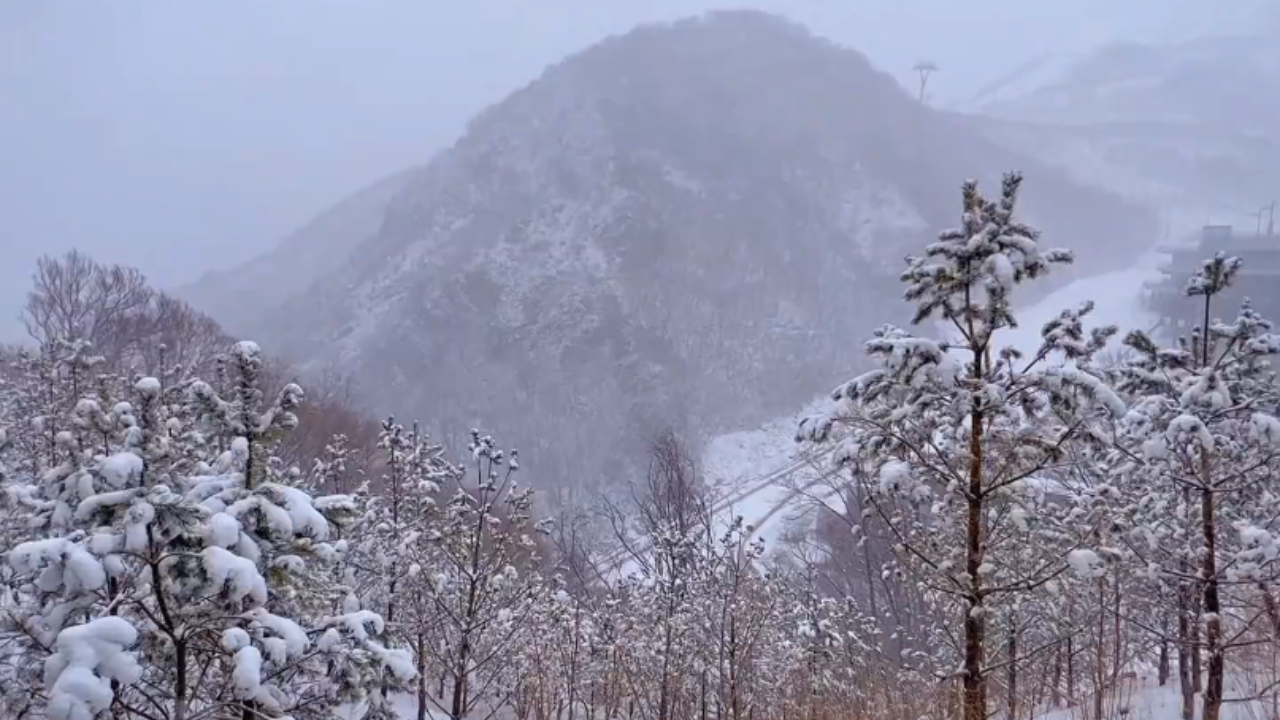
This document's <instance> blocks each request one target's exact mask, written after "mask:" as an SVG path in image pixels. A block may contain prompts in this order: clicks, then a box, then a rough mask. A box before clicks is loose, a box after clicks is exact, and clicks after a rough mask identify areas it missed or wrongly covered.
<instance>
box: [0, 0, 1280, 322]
mask: <svg viewBox="0 0 1280 720" xmlns="http://www.w3.org/2000/svg"><path fill="white" fill-rule="evenodd" d="M1274 1H1275V0H1212V1H1211V0H967V1H966V2H956V1H954V0H759V1H757V2H747V3H741V2H740V3H733V2H730V3H727V4H726V3H723V2H720V3H718V2H714V1H704V0H634V1H633V2H632V1H626V0H159V1H154V0H153V1H151V2H138V1H134V0H0V338H3V337H5V336H6V335H9V334H10V333H11V332H12V328H14V327H16V326H15V325H13V324H12V323H7V321H8V319H9V318H11V317H13V316H14V314H15V313H16V312H17V307H18V304H19V302H20V300H21V297H22V295H23V293H24V292H25V285H26V279H27V277H28V276H29V273H30V267H31V265H32V264H33V263H34V260H35V258H36V257H37V256H38V255H39V254H41V253H45V252H48V253H60V252H62V251H64V250H66V249H68V248H71V247H79V248H82V249H84V250H87V251H89V252H90V253H91V254H92V255H94V256H96V257H98V258H99V259H102V260H110V261H115V262H123V263H128V264H133V265H136V266H139V267H141V268H142V269H143V270H144V271H146V272H147V273H148V274H149V275H150V276H151V277H152V278H153V279H154V280H155V281H157V282H158V283H160V284H165V285H173V284H178V283H182V282H186V281H188V280H191V279H193V278H194V277H196V276H198V275H199V274H200V273H201V272H203V271H204V270H206V269H209V268H211V267H215V266H226V265H230V264H233V263H234V262H236V261H239V260H242V259H244V258H246V257H249V256H250V255H253V254H255V253H257V252H259V251H261V250H262V249H264V248H266V247H268V246H269V245H271V244H272V243H273V242H274V241H275V240H277V239H278V238H280V237H281V236H282V235H284V234H285V233H287V232H288V231H289V230H291V229H293V228H294V227H296V226H298V225H300V224H301V223H303V222H305V221H306V220H307V219H309V218H310V217H311V216H312V215H314V214H315V213H316V212H318V211H320V210H322V209H324V208H325V207H326V206H327V205H329V204H331V203H332V202H334V201H335V200H337V199H339V198H340V197H341V196H342V195H344V194H346V193H347V192H350V191H352V190H355V189H357V188H358V187H360V186H361V185H363V184H366V183H368V182H370V181H372V180H374V179H376V178H378V177H380V176H382V175H385V174H388V173H390V172H393V171H396V170H398V169H401V168H403V167H406V166H408V165H412V164H416V163H420V162H423V161H425V160H426V159H428V158H429V157H430V155H431V154H432V153H433V152H434V151H435V150H437V149H439V148H441V147H443V146H445V145H447V144H449V143H450V142H452V141H453V140H454V139H455V137H456V136H457V135H458V133H459V132H460V131H461V129H462V127H463V125H464V123H465V122H466V120H467V119H468V118H469V117H470V116H471V115H473V114H474V113H475V112H476V111H478V110H479V109H481V108H482V107H484V106H485V105H487V104H490V103H492V102H495V101H497V100H500V99H501V98H502V96H503V95H505V94H506V93H507V92H509V91H510V90H512V89H514V88H516V87H518V86H519V85H522V84H524V83H526V82H528V81H529V80H531V79H533V78H534V77H536V76H537V74H538V73H539V72H540V71H541V69H542V68H543V67H544V66H545V65H547V64H548V63H551V62H554V61H556V60H558V59H560V58H561V57H563V56H564V55H566V54H568V53H571V52H573V51H575V50H578V49H581V48H583V47H585V46H587V45H589V44H591V43H593V42H595V41H597V40H599V39H601V38H602V37H604V36H606V35H609V34H614V33H619V32H624V31H626V30H627V29H629V28H630V27H632V26H633V25H635V24H637V23H641V22H647V21H654V20H664V19H674V18H677V17H680V16H684V15H689V14H695V13H698V12H701V11H703V10H707V9H714V8H717V7H741V6H752V7H759V8H763V9H768V10H772V11H776V12H779V13H782V14H784V15H787V16H789V17H791V18H792V19H795V20H798V21H801V22H803V23H805V24H806V25H808V26H809V27H810V28H811V29H812V30H813V31H814V32H816V33H818V34H820V35H824V36H827V37H829V38H832V39H834V40H837V41H840V42H842V43H844V44H847V45H851V46H854V47H856V48H858V49H860V50H862V51H863V52H865V53H867V54H868V55H869V56H870V57H871V59H872V61H873V62H875V63H876V64H877V65H878V66H880V67H881V68H882V69H885V70H889V71H892V72H894V73H895V74H897V75H898V76H899V77H900V78H902V79H904V80H906V79H907V76H908V75H909V73H908V69H909V68H910V66H911V64H912V63H913V62H914V61H915V60H916V59H918V58H924V57H928V58H931V59H933V60H935V61H937V62H938V63H939V65H941V66H942V68H943V73H942V74H941V75H940V76H939V77H938V79H937V80H936V81H935V82H936V87H937V92H938V93H939V95H940V96H943V97H944V98H945V97H948V96H949V97H959V96H963V95H964V94H965V93H967V92H972V91H973V90H975V89H976V88H977V87H978V86H980V85H981V84H982V83H984V82H986V81H989V80H991V79H994V77H996V76H998V75H999V74H1001V73H1002V72H1005V71H1008V70H1010V69H1012V68H1013V67H1015V66H1017V65H1018V64H1020V63H1021V62H1023V61H1025V60H1027V59H1029V58H1031V57H1034V56H1036V55H1038V54H1040V53H1042V52H1044V51H1046V50H1053V49H1065V50H1071V49H1078V48H1080V47H1084V46H1087V45H1090V44H1094V43H1097V42H1100V41H1104V40H1108V39H1114V38H1132V39H1137V40H1164V39H1179V38H1184V37H1189V36H1191V35H1194V34H1197V33H1201V32H1209V31H1227V30H1230V29H1233V28H1237V27H1240V26H1242V24H1243V23H1244V19H1245V18H1247V17H1249V16H1250V15H1251V14H1252V13H1255V12H1257V11H1258V8H1259V7H1261V6H1264V5H1266V4H1267V3H1268V2H1274Z"/></svg>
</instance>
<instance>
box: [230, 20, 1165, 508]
mask: <svg viewBox="0 0 1280 720" xmlns="http://www.w3.org/2000/svg"><path fill="white" fill-rule="evenodd" d="M1015 168H1017V169H1022V170H1024V171H1025V172H1026V174H1027V175H1028V181H1027V186H1026V187H1027V190H1026V197H1025V213H1024V215H1025V217H1026V219H1027V220H1029V221H1031V222H1034V223H1037V224H1038V225H1039V226H1041V227H1042V229H1043V230H1044V231H1045V234H1046V238H1045V241H1046V242H1047V243H1049V244H1053V245H1065V246H1068V247H1072V248H1073V249H1075V250H1076V251H1077V253H1078V256H1079V257H1080V262H1081V265H1082V268H1083V269H1084V270H1085V271H1087V270H1088V269H1090V268H1098V267H1102V266H1104V265H1106V264H1108V263H1114V262H1116V261H1117V260H1118V259H1119V260H1123V258H1124V257H1125V256H1126V253H1128V252H1130V250H1132V252H1133V253H1136V252H1138V250H1139V249H1140V247H1141V246H1142V245H1143V244H1144V243H1146V242H1147V241H1149V240H1150V239H1151V238H1152V237H1153V235H1154V233H1155V222H1154V218H1153V217H1152V216H1150V215H1149V214H1147V213H1144V212H1142V211H1140V210H1138V209H1136V208H1135V207H1134V206H1132V205H1128V204H1126V203H1124V202H1122V201H1120V200H1119V199H1117V198H1116V197H1114V196H1112V195H1109V194H1107V193H1105V192H1102V191H1098V190H1094V189H1088V188H1085V187H1082V186H1080V185H1077V184H1074V183H1073V182H1071V181H1070V180H1068V179H1067V178H1066V177H1065V176H1064V175H1063V174H1062V173H1061V172H1059V171H1056V170H1053V169H1051V168H1049V167H1048V166H1046V165H1042V164H1040V163H1038V162H1037V161H1034V160H1031V159H1029V158H1028V157H1026V156H1024V155H1020V154H1018V153H1016V152H1012V151H1010V150H1007V149H1004V148H1002V147H1001V146H999V145H997V144H995V143H993V142H991V141H990V140H989V139H987V138H985V137H984V136H983V135H982V134H981V133H979V132H975V131H974V130H973V129H971V128H969V127H968V126H967V125H966V124H965V123H964V122H960V121H958V120H957V119H955V118H952V117H948V116H946V115H943V114H940V113H936V112H933V111H930V110H928V109H927V108H923V107H921V106H920V105H919V104H918V103H916V102H915V101H914V100H913V99H912V98H910V97H909V96H908V95H907V94H906V93H905V92H904V91H902V90H901V89H900V88H899V87H898V85H897V84H896V83H895V82H894V81H893V79H892V78H890V77H889V76H887V75H884V74H881V73H879V72H877V71H876V70H874V69H873V68H872V67H871V65H870V64H869V63H868V61H867V60H866V59H865V58H864V57H863V56H862V55H860V54H858V53H857V52H854V51H852V50H848V49H844V48H840V47H837V46H834V45H832V44H829V43H827V42H825V41H822V40H819V39H816V38H814V37H812V36H810V35H808V34H807V33H806V32H805V31H804V30H803V29H801V28H798V27H796V26H793V25H791V24H789V23H787V22H786V21H784V20H781V19H779V18H776V17H772V16H768V15H763V14H759V13H754V12H730V13H718V14H713V15H709V16H706V17H702V18H698V19H691V20H686V21H682V22H677V23H674V24H669V25H661V26H652V27H642V28H639V29H637V30H635V31H633V32H631V33H629V34H626V35H624V36H619V37H615V38H611V39H609V40H606V41H604V42H602V43H600V44H598V45H596V46H594V47H591V48H589V49H587V50H585V51H583V52H581V53H579V54H577V55H575V56H573V57H570V58H568V59H566V60H565V61H563V62H561V63H560V64H558V65H556V66H553V67H551V68H549V69H548V70H547V71H546V72H545V73H544V74H543V75H542V76H541V77H540V78H539V79H537V80H536V81H534V82H532V83H531V84H530V85H528V86H527V87H525V88H523V89H521V90H519V91H517V92H515V93H514V94H512V95H511V96H510V97H508V98H506V99H505V100H504V101H502V102H501V103H499V104H497V105H495V106H493V107H491V108H489V109H488V110H487V111H485V112H483V113H482V114H481V115H479V116H478V117H476V118H475V119H474V121H473V122H472V123H471V124H470V126H469V128H468V130H467V132H466V134H465V136H464V137H463V138H461V139H460V140H459V141H458V142H457V144H456V145H455V146H454V147H452V148H450V149H448V150H446V151H445V152H443V153H441V154H440V155H439V156H438V157H437V158H436V159H435V160H434V161H432V162H431V163H430V164H429V165H427V166H426V167H424V168H422V169H419V170H416V171H414V172H412V173H411V174H410V175H409V177H408V178H407V179H406V180H405V181H404V182H403V184H402V186H401V187H399V188H398V192H396V193H395V195H394V197H393V199H392V200H391V201H390V202H389V204H387V206H386V208H385V212H384V213H383V214H382V217H381V220H380V223H379V224H378V225H377V230H376V232H375V233H373V234H372V235H371V236H369V237H355V235H352V236H350V237H348V238H347V239H348V240H350V241H351V247H352V248H353V249H352V250H351V252H350V253H348V254H346V255H345V256H343V257H342V259H341V261H340V262H335V263H334V265H333V266H332V267H329V268H327V269H326V271H325V272H323V273H320V274H317V275H314V276H311V277H306V273H305V272H301V271H299V268H297V267H288V265H289V263H288V262H276V261H268V260H264V261H263V263H264V265H262V266H256V267H254V268H251V269H249V270H245V269H241V270H240V271H233V272H232V273H231V275H236V274H237V273H239V272H258V273H264V274H268V275H269V274H271V273H273V272H277V271H276V270H270V271H268V270H263V269H261V268H263V267H272V268H279V271H278V272H282V273H293V280H291V282H293V283H294V285H293V287H297V286H298V284H299V283H301V282H303V281H304V280H305V285H306V286H305V288H302V289H299V290H296V291H294V292H292V293H291V294H290V296H289V297H288V298H287V299H285V300H284V301H283V302H281V303H279V304H277V305H275V306H274V307H271V305H270V303H265V302H264V303H262V304H261V305H259V308H260V309H259V311H258V312H257V314H256V317H254V318H252V322H251V323H249V324H248V325H247V326H246V327H247V328H248V329H249V330H251V331H252V332H253V333H254V334H255V335H256V336H257V337H259V338H260V339H261V341H262V343H263V345H264V346H265V347H267V348H268V349H272V350H276V351H279V352H283V353H285V354H287V355H290V356H292V357H294V358H297V359H299V360H302V361H304V362H305V363H307V364H309V365H310V366H312V367H319V366H322V365H324V364H328V363H336V364H338V365H339V366H340V367H341V368H343V369H345V370H348V371H351V372H353V373H355V375H356V376H357V378H358V379H359V380H360V382H361V384H362V387H363V392H364V394H365V395H364V396H365V399H366V400H367V402H368V404H369V407H370V408H371V409H372V410H373V411H375V412H378V413H395V414H396V415H397V417H399V418H402V419H413V418H421V419H423V420H424V421H434V422H438V423H443V424H444V426H443V427H441V426H437V427H435V429H436V430H437V431H440V430H443V431H445V432H446V433H457V432H460V431H465V430H466V429H467V425H466V424H467V423H477V424H482V426H483V427H486V428H490V429H492V430H493V431H495V432H496V433H498V434H499V436H500V438H501V439H502V441H503V442H504V443H511V444H514V445H515V446H517V447H519V448H520V449H521V450H522V452H524V453H525V454H526V456H527V458H526V466H527V467H528V468H529V469H530V471H531V473H532V475H533V477H534V478H536V480H537V481H538V482H542V483H559V484H567V485H574V486H579V487H583V486H599V485H600V484H602V483H606V482H609V481H614V480H617V479H619V478H623V477H625V476H626V475H627V473H628V472H629V471H631V470H635V469H637V468H638V467H642V463H643V456H642V451H643V448H644V446H645V444H646V443H647V441H648V440H649V438H650V437H651V436H652V433H654V432H655V431H656V430H658V429H660V428H662V427H668V426H669V427H674V428H675V429H677V430H679V431H682V432H685V433H687V434H688V435H689V436H690V438H691V439H693V440H695V441H696V440H699V439H703V438H706V437H709V436H711V435H714V434H717V433H721V432H725V431H728V430H734V429H739V428H742V427H754V426H755V425H757V424H758V423H759V422H761V421H762V420H764V419H766V418H770V417H774V416H777V415H781V414H784V413H788V412H791V411H793V410H794V409H795V408H796V407H798V406H799V405H801V404H803V403H804V402H805V401H807V400H809V399H811V398H812V397H814V396H815V395H816V394H818V393H822V392H825V391H827V390H828V389H829V387H830V386H831V385H832V383H833V382H836V381H837V380H838V379H840V378H843V377H845V376H846V375H847V373H848V372H849V370H850V368H852V367H855V366H857V365H858V364H859V363H860V362H861V355H862V353H861V342H862V340H863V339H864V338H865V337H866V334H867V333H868V331H869V330H870V329H871V328H872V327H874V326H876V325H878V324H881V323H883V322H888V321H904V320H905V319H906V317H905V316H906V310H907V308H906V305H905V304H904V303H902V302H901V301H900V300H899V298H900V297H901V288H900V285H899V283H898V282H897V273H898V271H899V269H900V268H901V266H902V257H903V255H904V254H905V253H907V252H909V251H915V250H917V249H919V248H921V247H923V245H924V244H925V243H927V242H930V241H931V240H932V238H933V237H934V236H935V234H936V232H937V231H938V230H940V229H942V228H943V227H949V226H952V225H954V224H955V223H956V221H957V219H958V215H959V209H960V208H959V187H960V183H961V181H962V180H963V179H964V178H966V177H975V176H976V177H979V178H983V179H986V180H988V181H990V182H995V181H996V180H997V179H998V176H999V173H1000V172H1002V171H1004V170H1008V169H1015ZM993 189H994V188H993ZM356 234H358V233H356ZM306 235H307V233H306V232H305V231H304V232H303V233H301V234H300V235H299V236H298V237H297V238H295V239H294V241H291V242H294V243H295V246H296V247H297V248H298V249H297V250H291V251H289V252H287V253H283V254H280V255H279V257H280V258H284V259H287V258H289V257H293V256H296V255H297V254H299V253H302V254H310V253H312V252H313V251H312V250H311V249H310V248H309V247H306V242H305V238H306ZM329 260H334V258H333V257H330V258H329ZM268 262H270V263H274V264H271V265H266V264H265V263H268ZM214 284H218V282H217V281H215V282H214ZM222 302H224V301H219V300H217V299H216V298H211V299H210V300H209V301H208V302H207V303H206V305H207V306H208V307H209V308H210V309H211V310H212V311H213V312H214V313H215V314H217V313H218V312H219V310H220V304H221V303H222ZM635 463H638V464H637V465H635V466H634V467H633V464H635Z"/></svg>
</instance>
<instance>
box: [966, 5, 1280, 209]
mask: <svg viewBox="0 0 1280 720" xmlns="http://www.w3.org/2000/svg"><path fill="white" fill-rule="evenodd" d="M1277 38H1280V21H1277V25H1276V27H1274V28H1270V29H1265V28H1260V31H1259V34H1257V35H1253V36H1240V37H1208V38H1201V39H1197V40H1194V41H1189V42H1184V43H1178V44H1170V45H1135V44H1114V45H1109V46H1105V47H1102V48H1099V49H1098V50H1096V51H1095V52H1092V53H1089V54H1085V55H1081V56H1076V57H1063V56H1046V57H1044V58H1041V59H1039V60H1038V61H1036V62H1033V63H1029V64H1028V65H1027V66H1024V67H1023V68H1020V69H1019V70H1018V71H1017V72H1015V73H1013V74H1012V75H1010V76H1009V77H1007V78H1004V79H1003V80H1001V81H1000V82H997V83H993V84H992V85H991V86H989V87H988V88H987V89H986V90H984V91H983V92H982V93H979V95H978V96H977V97H975V98H973V99H972V100H971V101H970V102H969V103H968V104H967V105H966V107H965V110H966V111H967V112H969V113H970V114H972V115H974V116H975V119H974V120H975V121H974V127H975V129H979V130H981V131H984V132H987V133H988V135H989V137H991V138H992V139H993V140H996V141H997V142H1000V143H1001V144H1003V145H1005V146H1006V147H1009V148H1010V149H1013V150H1015V151H1019V152H1028V153H1032V154H1034V155H1037V156H1038V157H1040V158H1041V159H1044V160H1046V161H1048V162H1051V163H1053V164H1055V165H1057V166H1059V167H1062V168H1063V169H1065V170H1067V171H1068V172H1069V173H1071V175H1072V176H1073V177H1074V178H1076V179H1077V180H1079V181H1081V182H1087V183H1094V184H1098V185H1100V186H1103V187H1107V188H1109V189H1112V190H1113V191H1116V192H1119V193H1121V194H1123V195H1125V196H1126V197H1129V198H1131V199H1135V200H1140V201H1145V202H1148V203H1151V204H1153V205H1161V206H1163V207H1165V208H1167V209H1168V213H1169V215H1170V216H1171V218H1172V219H1175V220H1176V219H1179V217H1178V216H1179V215H1185V216H1187V217H1186V219H1187V220H1188V221H1191V222H1195V223H1200V222H1204V221H1205V220H1206V219H1209V218H1214V219H1217V220H1219V221H1227V222H1235V223H1236V224H1240V225H1247V224H1249V223H1248V218H1247V217H1244V216H1242V214H1241V213H1242V212H1252V211H1254V210H1255V209H1256V208H1257V206H1258V205H1260V204H1262V203H1265V202H1269V201H1270V200H1271V199H1273V198H1275V196H1277V195H1280V40H1278V39H1277Z"/></svg>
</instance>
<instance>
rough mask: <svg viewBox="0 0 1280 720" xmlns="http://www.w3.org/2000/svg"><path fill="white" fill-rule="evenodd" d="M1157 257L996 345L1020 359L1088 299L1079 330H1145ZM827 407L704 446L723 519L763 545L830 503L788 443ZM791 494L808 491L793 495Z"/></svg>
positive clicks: (1066, 292) (1029, 317) (822, 470)
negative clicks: (737, 522)
mask: <svg viewBox="0 0 1280 720" xmlns="http://www.w3.org/2000/svg"><path fill="white" fill-rule="evenodd" d="M1162 260H1163V258H1162V256H1160V255H1159V254H1156V253H1150V254H1148V255H1145V256H1143V257H1142V258H1140V259H1139V260H1138V261H1137V262H1135V263H1134V264H1133V265H1132V266H1130V267H1127V268H1123V269H1120V270H1115V271H1112V272H1108V273H1100V274H1098V275H1093V276H1090V277H1085V278H1080V279H1078V280H1074V281H1072V282H1071V283H1069V284H1067V285H1066V286H1064V287H1061V288H1059V289H1058V290H1056V291H1054V292H1052V293H1051V294H1049V295H1048V296H1047V297H1045V298H1044V299H1042V300H1040V301H1038V302H1036V303H1033V304H1031V305H1029V306H1027V307H1025V308H1024V309H1023V310H1021V311H1019V312H1017V313H1015V314H1016V316H1017V318H1018V323H1019V327H1017V328H1013V329H1009V330H1006V331H1004V332H1003V333H1001V334H1000V335H999V341H1000V342H1001V343H1002V344H1004V345H1011V346H1013V347H1015V348H1017V349H1018V350H1020V351H1022V352H1023V354H1033V353H1035V351H1036V349H1037V348H1038V347H1039V344H1040V329H1041V328H1042V327H1044V325H1045V323H1047V322H1049V321H1050V320H1052V319H1054V318H1055V317H1057V316H1058V314H1059V313H1061V312H1062V311H1063V310H1066V309H1074V308H1077V307H1079V306H1080V305H1081V304H1082V303H1084V302H1086V301H1090V300H1092V301H1093V302H1094V303H1095V309H1094V311H1093V313H1091V315H1090V319H1089V322H1088V323H1087V324H1086V329H1088V328H1091V327H1101V326H1105V325H1117V326H1119V328H1120V330H1121V333H1122V334H1123V332H1125V331H1127V330H1150V329H1151V328H1152V326H1153V325H1154V323H1155V320H1156V318H1155V317H1154V316H1153V315H1152V314H1151V313H1150V312H1148V311H1147V310H1146V309H1144V307H1143V303H1142V294H1143V290H1142V288H1143V285H1144V283H1146V282H1147V281H1148V280H1152V279H1155V278H1156V277H1158V276H1159V273H1158V271H1157V270H1156V268H1157V267H1158V266H1159V264H1160V262H1161V261H1162ZM827 402H828V401H827V400H825V399H821V398H820V399H818V400H815V401H814V402H812V403H810V404H809V405H808V406H807V407H805V408H804V409H803V410H802V411H800V412H798V413H795V414H792V415H787V416H784V417H780V418H776V419H774V420H771V421H769V422H768V423H765V424H764V425H762V426H760V427H759V428H757V429H755V430H745V431H739V432H733V433H727V434H724V435H720V436H718V437H715V438H713V439H712V440H711V441H710V442H708V443H707V444H706V446H705V448H704V450H703V453H702V468H703V474H704V475H705V477H706V478H707V481H708V482H709V483H710V484H711V485H712V486H713V488H715V490H716V492H717V495H718V496H721V497H728V498H731V501H730V502H726V503H723V504H722V505H721V506H720V510H721V515H722V517H724V518H725V519H728V518H730V517H732V516H733V515H741V516H742V517H743V518H744V520H746V521H747V522H749V523H752V524H753V525H755V527H756V528H757V530H756V532H757V534H758V535H760V536H763V537H765V538H766V541H767V542H775V541H776V540H777V539H778V537H779V535H780V533H781V532H782V530H784V529H785V527H786V526H787V524H788V523H789V522H801V523H803V522H807V521H811V520H812V519H813V517H814V513H813V509H814V507H815V504H814V501H815V499H816V500H819V501H822V502H828V501H829V502H831V503H832V507H836V508H839V507H840V505H839V504H838V502H839V501H838V499H837V498H836V497H835V496H834V495H833V494H832V493H831V492H830V488H831V483H830V482H823V481H822V479H823V478H824V477H829V464H828V462H827V461H828V458H827V457H824V456H816V455H810V456H807V457H802V456H801V449H800V447H799V446H797V444H796V442H795V433H796V427H797V426H798V424H799V421H800V419H801V418H803V417H807V416H810V415H813V414H815V413H816V412H817V411H819V410H820V409H821V408H822V407H823V406H824V405H825V404H826V403H827ZM797 488H807V489H808V490H807V491H806V492H804V493H799V494H798V493H797V492H796V490H797Z"/></svg>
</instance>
